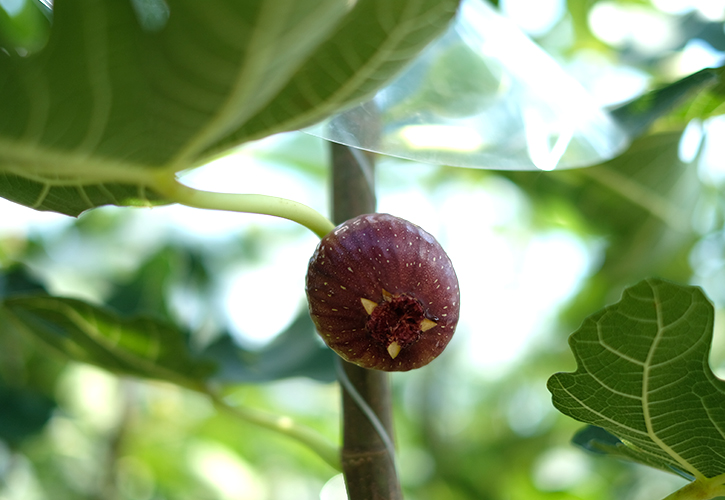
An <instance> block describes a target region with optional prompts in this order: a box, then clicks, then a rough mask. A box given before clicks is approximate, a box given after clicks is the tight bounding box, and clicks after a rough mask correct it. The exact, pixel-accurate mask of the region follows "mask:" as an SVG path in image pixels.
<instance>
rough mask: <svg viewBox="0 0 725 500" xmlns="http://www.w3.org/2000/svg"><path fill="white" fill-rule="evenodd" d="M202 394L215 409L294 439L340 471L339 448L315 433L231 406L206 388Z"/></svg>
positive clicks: (278, 418)
mask: <svg viewBox="0 0 725 500" xmlns="http://www.w3.org/2000/svg"><path fill="white" fill-rule="evenodd" d="M204 392H205V394H206V395H207V396H209V397H210V398H211V400H212V402H213V403H214V406H215V407H216V408H217V409H219V410H222V411H224V412H226V413H228V414H230V415H232V416H233V417H235V418H238V419H240V420H243V421H245V422H247V423H250V424H253V425H256V426H258V427H263V428H265V429H269V430H271V431H274V432H277V433H279V434H283V435H285V436H287V437H290V438H292V439H295V440H297V441H299V442H300V443H302V444H304V445H306V446H307V447H308V448H310V449H311V450H312V451H314V452H315V453H317V455H318V456H319V457H320V458H321V459H322V460H324V461H325V462H327V464H328V465H330V466H331V467H332V468H334V469H335V470H337V471H342V463H341V461H340V449H339V447H338V446H336V445H334V444H332V443H330V441H328V440H327V439H326V438H325V437H324V436H322V435H321V434H319V433H318V432H317V431H315V430H313V429H311V428H309V427H306V426H304V425H301V424H299V423H298V422H295V421H294V420H293V419H292V418H290V417H286V416H282V415H274V414H271V413H266V412H262V411H259V410H254V409H252V408H245V407H243V406H235V405H232V404H230V403H228V402H227V401H226V400H225V399H224V398H222V397H221V396H220V395H219V394H218V393H216V392H215V391H213V390H211V389H208V388H207V389H206V390H205V391H204Z"/></svg>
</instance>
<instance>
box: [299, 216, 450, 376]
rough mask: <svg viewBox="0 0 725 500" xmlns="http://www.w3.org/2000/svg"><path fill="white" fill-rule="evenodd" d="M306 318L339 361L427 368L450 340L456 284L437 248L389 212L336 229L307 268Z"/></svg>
mask: <svg viewBox="0 0 725 500" xmlns="http://www.w3.org/2000/svg"><path fill="white" fill-rule="evenodd" d="M306 291H307V300H308V304H309V309H310V316H312V320H313V321H314V323H315V326H316V327H317V332H318V333H319V334H320V336H321V337H322V339H323V340H324V341H325V343H326V344H327V345H328V346H329V347H330V348H332V349H333V350H334V351H335V352H337V353H338V354H339V355H340V356H341V357H342V358H343V359H345V360H346V361H349V362H351V363H355V364H356V365H359V366H362V367H365V368H373V369H378V370H385V371H406V370H411V369H413V368H419V367H421V366H424V365H427V364H428V363H430V362H431V361H432V360H433V359H435V358H436V357H437V356H438V355H439V354H440V353H441V352H443V349H445V347H446V345H448V342H449V341H450V340H451V337H452V336H453V332H454V331H455V328H456V324H457V323H458V313H459V309H460V301H459V298H460V294H459V290H458V279H457V278H456V273H455V271H454V270H453V265H452V264H451V261H450V259H449V258H448V255H446V253H445V251H444V250H443V248H442V247H441V246H440V244H439V243H438V242H437V241H436V240H435V238H433V236H431V235H430V234H428V233H427V232H425V231H424V230H423V229H421V228H419V227H418V226H416V225H414V224H412V223H411V222H408V221H406V220H404V219H401V218H399V217H395V216H392V215H389V214H367V215H361V216H359V217H355V218H353V219H350V220H348V221H347V222H344V223H342V224H340V225H339V226H338V227H336V228H335V229H334V230H333V231H331V232H330V233H329V234H327V235H326V236H325V237H324V238H322V241H320V244H319V245H318V246H317V249H316V250H315V253H314V254H313V255H312V258H311V259H310V264H309V267H308V270H307V283H306Z"/></svg>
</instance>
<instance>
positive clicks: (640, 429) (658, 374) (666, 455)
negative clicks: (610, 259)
mask: <svg viewBox="0 0 725 500" xmlns="http://www.w3.org/2000/svg"><path fill="white" fill-rule="evenodd" d="M713 319H714V311H713V307H712V305H711V304H710V302H709V301H708V299H707V298H706V297H705V295H704V294H703V293H702V291H701V290H700V289H699V288H698V287H692V286H682V285H676V284H674V283H670V282H666V281H662V280H659V279H647V280H644V281H642V282H640V283H638V284H637V285H635V286H633V287H631V288H628V289H626V290H625V291H624V294H623V296H622V299H621V300H620V301H619V302H617V303H616V304H613V305H611V306H608V307H606V308H604V309H603V310H601V311H599V312H597V313H595V314H593V315H592V316H590V317H588V318H587V319H585V320H584V322H583V324H582V326H581V327H580V328H579V329H578V330H577V331H576V332H574V334H572V336H571V337H570V339H569V344H570V346H571V349H572V351H573V352H574V356H575V357H576V360H577V365H578V367H577V370H576V371H575V372H573V373H558V374H555V375H554V376H552V377H551V378H550V379H549V382H548V387H549V390H550V391H551V393H552V396H553V403H554V405H555V406H556V408H557V409H559V411H561V412H562V413H564V414H566V415H568V416H570V417H572V418H575V419H577V420H580V421H582V422H586V423H589V424H592V425H595V426H598V427H602V428H604V429H606V430H607V431H609V432H611V433H612V434H613V435H615V436H616V437H617V438H618V439H619V440H620V441H621V442H622V444H623V445H625V446H626V448H627V450H626V453H624V454H626V455H627V456H628V457H629V458H631V459H635V460H637V461H639V462H642V463H645V464H649V465H654V466H657V467H659V468H661V469H664V470H668V471H673V470H674V471H681V472H683V473H685V474H689V475H691V476H693V477H695V478H696V479H698V480H705V479H706V478H713V477H716V476H718V475H720V474H724V473H725V451H723V450H725V382H723V381H722V380H720V379H718V378H717V377H715V375H714V374H713V372H712V370H711V369H710V367H709V364H708V357H709V351H710V345H711V342H712V332H713ZM609 446H611V443H609Z"/></svg>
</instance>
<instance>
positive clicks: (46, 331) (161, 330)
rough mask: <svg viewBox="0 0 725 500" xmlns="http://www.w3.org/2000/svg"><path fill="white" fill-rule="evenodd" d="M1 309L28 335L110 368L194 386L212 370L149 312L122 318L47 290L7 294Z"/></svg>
mask: <svg viewBox="0 0 725 500" xmlns="http://www.w3.org/2000/svg"><path fill="white" fill-rule="evenodd" d="M4 309H5V310H6V311H7V313H8V314H10V315H12V318H13V319H14V320H15V321H16V324H17V325H18V326H19V327H20V328H22V329H24V330H25V331H26V332H27V333H28V334H29V335H31V336H35V337H37V338H38V339H40V340H42V341H43V342H44V343H46V344H47V345H49V346H51V347H53V348H55V349H56V350H58V351H60V352H62V353H64V354H66V355H67V356H68V357H70V358H71V359H74V360H76V361H82V362H86V363H90V364H94V365H96V366H100V367H101V368H104V369H106V370H109V371H112V372H115V373H119V374H125V375H133V376H139V377H146V378H153V379H162V380H168V381H171V382H174V383H178V384H180V385H184V386H187V387H192V388H199V387H200V386H201V385H203V383H204V381H205V379H206V378H207V377H208V376H209V374H210V373H212V372H213V368H214V367H213V365H212V364H210V363H208V362H203V361H199V360H196V359H194V358H193V357H192V356H191V354H190V350H189V347H188V346H187V344H186V342H185V341H184V336H183V335H182V334H181V333H180V332H179V331H178V330H176V329H175V328H174V327H172V326H170V325H169V324H167V323H164V322H161V321H159V320H156V319H153V318H148V317H136V318H131V319H123V318H120V317H119V316H118V315H116V314H115V313H113V312H111V311H109V310H106V309H104V308H101V307H98V306H94V305H91V304H88V303H85V302H83V301H80V300H75V299H67V298H59V297H50V296H27V297H12V298H9V299H6V300H5V301H4Z"/></svg>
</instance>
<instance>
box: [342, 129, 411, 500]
mask: <svg viewBox="0 0 725 500" xmlns="http://www.w3.org/2000/svg"><path fill="white" fill-rule="evenodd" d="M373 170H374V163H373V157H372V155H369V154H366V153H364V152H362V151H360V150H355V149H352V148H349V147H347V146H342V145H339V144H334V143H333V144H332V193H333V195H332V199H333V203H332V205H333V208H332V213H333V219H334V222H335V223H336V224H339V223H341V222H344V221H346V220H348V219H350V218H352V217H355V216H357V215H360V214H363V213H372V212H374V211H375V190H374V171H373ZM342 363H343V370H344V372H345V374H346V375H347V378H348V379H349V380H350V382H351V384H352V385H353V386H354V387H355V389H356V390H357V392H358V393H359V394H360V396H361V397H362V398H363V399H364V400H365V401H366V403H367V405H368V406H369V407H370V409H371V410H372V412H373V413H374V414H375V415H377V418H378V419H379V421H380V423H381V424H382V426H383V427H384V428H385V430H386V432H387V434H388V436H390V437H391V439H392V436H393V418H392V398H391V392H390V381H389V377H388V374H387V373H385V372H381V371H376V370H368V369H365V368H360V367H359V366H356V365H353V364H351V363H347V362H342ZM342 411H343V448H342V469H343V473H344V475H345V484H346V487H347V493H348V496H349V498H350V500H401V499H402V498H403V495H402V492H401V490H400V484H399V482H398V476H397V474H396V470H395V464H394V460H393V457H391V456H390V453H389V451H388V448H387V447H386V445H385V442H384V440H383V439H382V438H381V437H380V435H379V434H378V432H377V431H376V430H375V428H374V426H373V425H372V424H371V423H370V420H369V418H368V417H367V416H366V415H365V412H364V411H363V410H362V409H361V408H360V407H359V405H358V404H357V403H356V402H355V401H354V400H353V398H352V397H351V396H350V395H349V394H348V393H347V391H345V390H343V395H342Z"/></svg>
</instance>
